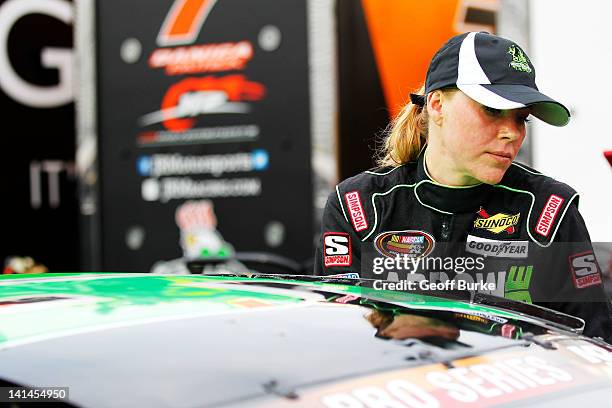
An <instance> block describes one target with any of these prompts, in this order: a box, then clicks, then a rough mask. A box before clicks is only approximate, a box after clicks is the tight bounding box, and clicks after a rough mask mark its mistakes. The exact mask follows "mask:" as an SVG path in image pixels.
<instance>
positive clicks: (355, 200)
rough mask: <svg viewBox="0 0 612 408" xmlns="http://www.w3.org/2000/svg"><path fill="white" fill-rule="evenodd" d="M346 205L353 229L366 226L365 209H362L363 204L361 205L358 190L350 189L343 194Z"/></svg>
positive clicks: (361, 228) (358, 229)
mask: <svg viewBox="0 0 612 408" xmlns="http://www.w3.org/2000/svg"><path fill="white" fill-rule="evenodd" d="M344 199H345V200H346V205H347V206H348V209H349V213H350V214H351V221H352V222H353V228H355V231H357V232H359V231H363V230H365V229H367V228H368V221H367V220H366V216H365V211H363V205H361V196H360V195H359V192H358V191H351V192H349V193H346V194H345V195H344Z"/></svg>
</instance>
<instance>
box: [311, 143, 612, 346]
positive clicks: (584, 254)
mask: <svg viewBox="0 0 612 408" xmlns="http://www.w3.org/2000/svg"><path fill="white" fill-rule="evenodd" d="M434 248H435V249H436V251H438V252H433V250H434ZM443 248H445V249H443ZM440 251H446V253H447V254H448V253H449V252H448V251H450V252H452V254H453V256H455V257H458V256H461V255H465V256H472V257H481V261H483V262H482V263H483V264H486V266H485V268H484V269H477V268H474V267H473V268H472V270H470V271H469V273H455V272H453V271H452V270H450V271H449V270H447V269H444V271H442V272H440V271H437V272H432V271H431V269H429V270H428V271H427V278H426V279H428V280H429V281H439V282H442V281H445V280H448V279H455V280H467V281H472V282H481V283H483V282H493V283H494V284H495V285H494V289H491V286H488V288H489V289H486V288H485V289H483V290H479V291H480V292H486V293H490V294H493V295H497V296H501V297H505V298H510V299H514V300H519V301H525V302H529V303H534V304H539V305H542V306H546V307H549V308H552V309H556V310H558V311H560V312H563V313H567V314H570V315H573V316H577V317H579V318H581V319H583V320H584V321H585V322H586V325H585V329H584V334H586V335H588V336H593V337H602V338H604V339H605V340H606V341H607V342H609V343H612V314H611V311H610V302H609V300H608V298H607V296H606V295H605V293H604V291H603V283H602V275H601V271H600V269H599V266H598V264H597V261H596V260H595V257H594V254H593V249H592V245H591V242H590V237H589V234H588V231H587V228H586V226H585V224H584V221H583V219H582V217H581V215H580V213H579V212H578V194H577V193H576V192H575V191H574V190H573V189H572V188H571V187H569V186H568V185H566V184H563V183H561V182H558V181H556V180H554V179H552V178H550V177H547V176H544V175H542V174H541V173H538V172H537V171H535V170H533V169H530V168H528V167H526V166H524V165H520V164H518V163H513V164H512V165H511V166H510V168H509V169H508V170H507V171H506V173H505V175H504V177H503V179H502V180H501V181H500V182H499V183H498V184H496V185H488V184H479V185H476V186H471V187H459V188H457V187H455V188H453V187H448V186H443V185H440V184H438V183H435V182H434V181H432V179H431V178H430V177H429V175H428V174H427V171H426V169H425V166H424V154H421V156H420V158H419V159H418V161H416V162H411V163H407V164H404V165H402V166H400V167H397V168H383V169H377V170H375V171H366V172H363V173H361V174H358V175H357V176H354V177H351V178H349V179H347V180H345V181H343V182H342V183H340V184H338V185H337V186H336V189H335V191H333V192H332V193H331V194H330V196H329V198H328V200H327V205H326V208H325V212H324V214H323V223H322V234H321V239H320V242H319V246H318V248H317V251H316V255H315V274H317V275H336V274H344V273H349V272H353V273H358V274H360V275H361V276H362V277H375V278H376V276H374V275H373V274H372V270H373V269H372V268H373V263H372V262H374V260H373V258H375V257H379V258H381V255H382V256H383V257H385V256H386V257H394V256H395V257H397V256H398V255H401V254H407V253H408V254H410V255H409V256H416V257H421V258H426V257H427V255H428V254H432V255H431V256H430V257H432V256H433V255H436V253H438V255H439V256H441V255H440ZM458 251H459V252H458ZM379 265H380V264H379ZM437 266H438V267H439V264H438V265H437ZM451 266H452V265H451ZM435 267H436V266H434V268H435ZM414 272H417V271H415V270H413V271H412V274H407V276H406V279H417V280H418V279H424V278H425V272H423V273H421V271H420V270H419V271H418V272H419V273H414ZM368 275H369V276H368ZM396 278H397V276H396ZM385 279H388V277H387V278H385ZM402 279H403V277H402Z"/></svg>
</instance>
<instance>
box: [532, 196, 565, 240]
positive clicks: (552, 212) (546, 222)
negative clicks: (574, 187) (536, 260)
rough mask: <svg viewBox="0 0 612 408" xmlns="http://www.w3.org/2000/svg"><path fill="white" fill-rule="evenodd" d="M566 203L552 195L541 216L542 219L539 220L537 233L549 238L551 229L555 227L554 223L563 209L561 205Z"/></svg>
mask: <svg viewBox="0 0 612 408" xmlns="http://www.w3.org/2000/svg"><path fill="white" fill-rule="evenodd" d="M563 201H565V200H564V199H563V198H561V197H559V196H557V195H554V194H552V195H551V196H550V197H549V198H548V201H547V202H546V205H545V206H544V209H543V210H542V214H540V218H539V219H538V223H537V225H536V232H537V233H538V234H540V235H542V236H544V237H547V236H548V234H549V233H550V229H551V228H552V226H553V222H554V221H555V218H556V217H557V214H558V213H559V210H560V209H561V204H563Z"/></svg>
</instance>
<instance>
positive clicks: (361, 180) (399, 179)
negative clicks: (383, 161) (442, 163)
mask: <svg viewBox="0 0 612 408" xmlns="http://www.w3.org/2000/svg"><path fill="white" fill-rule="evenodd" d="M416 168H417V163H416V162H409V163H405V164H402V165H399V166H386V167H374V168H371V169H369V170H366V171H362V172H361V173H359V174H356V175H354V176H352V177H349V178H347V179H345V180H343V181H342V182H340V183H339V184H338V187H339V188H340V189H341V190H343V191H348V190H360V191H363V192H371V193H376V192H384V191H386V190H388V189H389V188H393V187H394V186H396V185H398V184H409V183H413V182H414V181H415V180H416Z"/></svg>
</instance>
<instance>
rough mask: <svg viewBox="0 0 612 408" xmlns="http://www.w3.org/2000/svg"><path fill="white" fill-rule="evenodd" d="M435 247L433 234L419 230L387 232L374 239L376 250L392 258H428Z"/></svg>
mask: <svg viewBox="0 0 612 408" xmlns="http://www.w3.org/2000/svg"><path fill="white" fill-rule="evenodd" d="M435 245H436V240H435V239H434V237H433V236H432V235H431V234H428V233H427V232H424V231H417V230H405V231H387V232H383V233H381V234H379V235H378V236H377V237H376V238H375V239H374V248H376V250H377V251H378V252H379V253H380V254H381V255H384V256H387V257H390V258H395V257H396V256H404V255H407V256H409V257H411V258H421V257H426V256H427V255H429V254H430V253H431V252H432V251H433V250H434V247H435Z"/></svg>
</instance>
